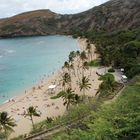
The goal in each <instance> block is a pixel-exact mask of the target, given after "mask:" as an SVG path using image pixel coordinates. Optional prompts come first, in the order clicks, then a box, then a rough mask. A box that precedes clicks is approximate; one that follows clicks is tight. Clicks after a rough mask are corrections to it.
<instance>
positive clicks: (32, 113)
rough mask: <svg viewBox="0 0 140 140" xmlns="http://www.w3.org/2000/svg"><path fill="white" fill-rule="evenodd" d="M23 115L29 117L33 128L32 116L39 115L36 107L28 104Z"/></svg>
mask: <svg viewBox="0 0 140 140" xmlns="http://www.w3.org/2000/svg"><path fill="white" fill-rule="evenodd" d="M24 115H25V117H27V116H29V117H30V119H31V122H32V126H33V129H35V125H34V121H33V116H35V117H40V114H39V113H38V112H37V109H36V107H33V106H30V107H29V108H28V109H27V112H26V113H25V114H24Z"/></svg>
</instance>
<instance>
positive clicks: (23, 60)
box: [0, 36, 79, 103]
mask: <svg viewBox="0 0 140 140" xmlns="http://www.w3.org/2000/svg"><path fill="white" fill-rule="evenodd" d="M78 49H79V47H78V43H77V40H75V39H72V38H70V37H67V36H47V37H28V38H14V39H0V103H2V102H4V101H6V100H7V99H10V98H11V97H13V96H16V95H17V93H19V91H22V90H23V91H24V90H25V89H27V88H28V87H31V86H33V85H35V84H36V83H37V82H38V81H39V80H40V79H41V77H43V75H44V74H46V75H49V74H51V73H52V72H55V71H57V70H58V69H59V68H60V67H62V65H63V64H64V61H66V60H67V59H68V54H69V53H70V52H71V51H73V50H78Z"/></svg>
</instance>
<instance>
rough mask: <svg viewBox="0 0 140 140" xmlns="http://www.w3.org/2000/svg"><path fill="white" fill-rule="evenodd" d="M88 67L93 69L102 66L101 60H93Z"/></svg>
mask: <svg viewBox="0 0 140 140" xmlns="http://www.w3.org/2000/svg"><path fill="white" fill-rule="evenodd" d="M88 65H89V66H91V67H97V66H100V61H99V60H92V61H90V62H89V63H88Z"/></svg>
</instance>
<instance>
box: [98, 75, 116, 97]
mask: <svg viewBox="0 0 140 140" xmlns="http://www.w3.org/2000/svg"><path fill="white" fill-rule="evenodd" d="M99 80H103V82H102V83H101V84H100V86H99V90H98V91H97V93H96V95H97V94H98V93H100V96H103V95H105V96H106V95H108V94H110V93H113V92H114V90H115V87H116V85H117V82H116V81H115V77H114V75H112V74H110V73H107V74H105V75H103V76H101V77H100V78H99Z"/></svg>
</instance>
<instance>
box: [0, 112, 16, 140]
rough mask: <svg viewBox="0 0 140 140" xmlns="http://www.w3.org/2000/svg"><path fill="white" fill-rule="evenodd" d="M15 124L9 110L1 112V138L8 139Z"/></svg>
mask: <svg viewBox="0 0 140 140" xmlns="http://www.w3.org/2000/svg"><path fill="white" fill-rule="evenodd" d="M14 126H16V124H15V121H14V119H13V118H11V117H10V116H8V113H7V112H0V132H1V134H0V138H2V139H4V138H6V139H8V136H9V135H10V134H11V132H13V131H14V130H13V127H14Z"/></svg>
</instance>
